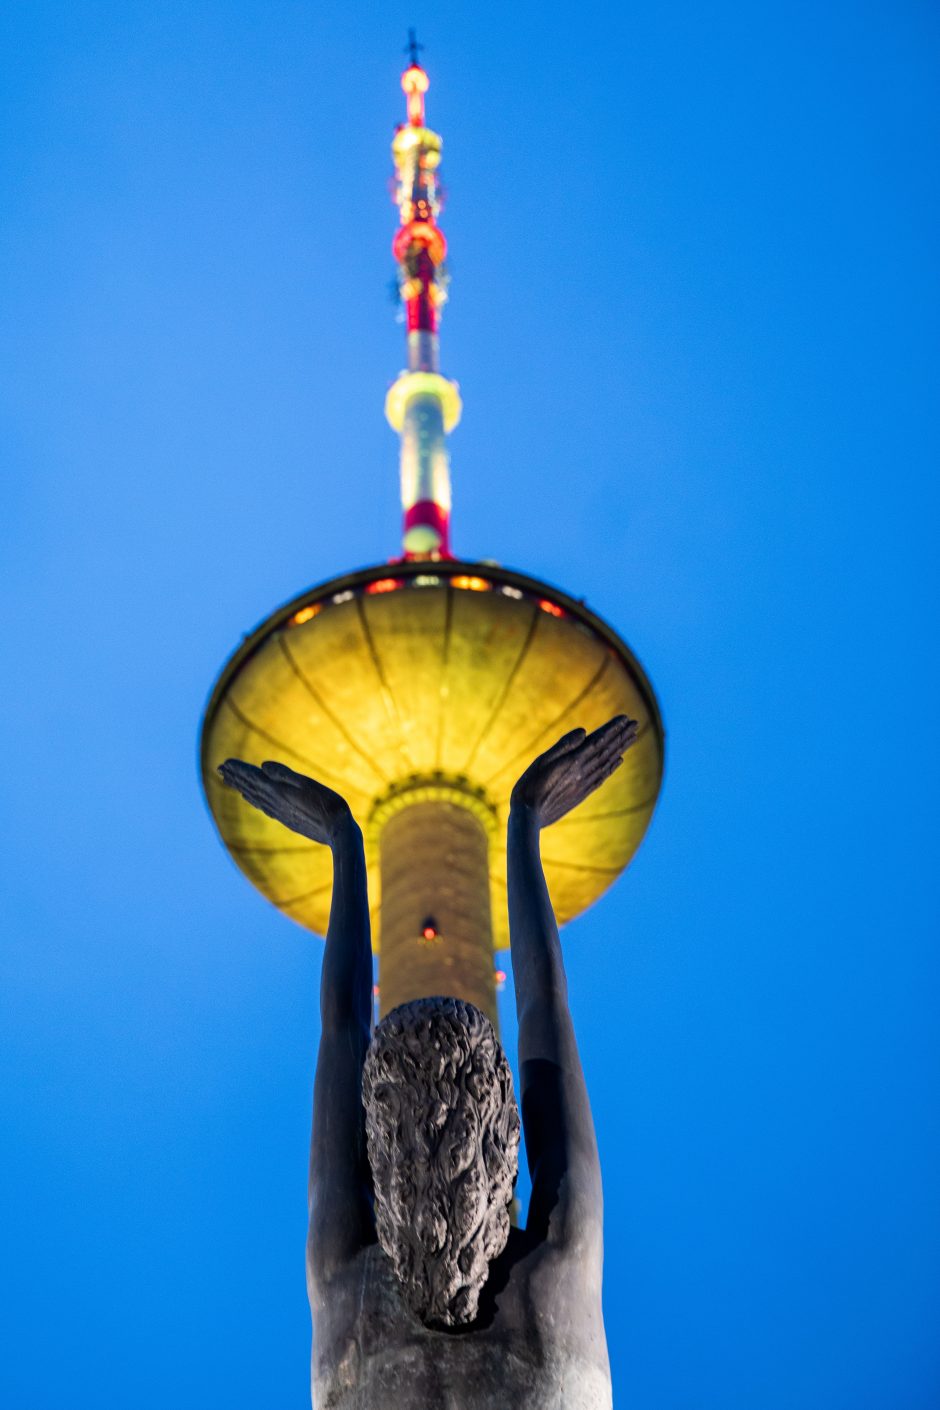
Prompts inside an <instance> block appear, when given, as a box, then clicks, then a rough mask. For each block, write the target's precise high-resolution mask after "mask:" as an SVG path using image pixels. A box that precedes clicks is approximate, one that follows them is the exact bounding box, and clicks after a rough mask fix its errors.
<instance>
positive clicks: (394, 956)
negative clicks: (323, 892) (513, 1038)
mask: <svg viewBox="0 0 940 1410" xmlns="http://www.w3.org/2000/svg"><path fill="white" fill-rule="evenodd" d="M379 857H380V868H381V878H382V916H381V942H380V943H381V948H380V960H379V996H380V1005H379V1008H380V1013H381V1014H383V1015H384V1014H386V1013H388V1012H389V1010H390V1009H393V1008H395V1007H396V1006H397V1005H398V1004H402V1003H406V1002H408V1001H409V1000H411V999H421V998H426V997H429V996H431V995H437V994H444V995H449V996H450V997H452V998H457V999H465V1000H466V1001H467V1002H468V1003H472V1004H475V1005H476V1006H477V1008H479V1009H481V1010H482V1011H483V1012H484V1013H485V1014H487V1015H488V1016H489V1018H490V1019H491V1020H492V1021H493V1023H494V1024H495V1022H496V993H495V988H494V982H493V922H492V917H491V914H490V879H489V837H488V836H487V830H486V828H485V827H484V825H483V823H482V822H481V821H480V819H479V818H478V817H476V816H474V814H473V812H471V811H469V810H468V809H467V808H466V807H464V806H462V805H461V804H460V803H459V802H456V801H445V800H441V799H437V800H432V801H427V802H413V803H410V804H408V806H406V807H404V808H403V809H402V810H401V811H400V812H397V813H395V814H394V815H393V816H391V817H390V818H389V819H388V821H387V822H386V823H385V825H384V827H383V828H382V831H381V834H380V837H379Z"/></svg>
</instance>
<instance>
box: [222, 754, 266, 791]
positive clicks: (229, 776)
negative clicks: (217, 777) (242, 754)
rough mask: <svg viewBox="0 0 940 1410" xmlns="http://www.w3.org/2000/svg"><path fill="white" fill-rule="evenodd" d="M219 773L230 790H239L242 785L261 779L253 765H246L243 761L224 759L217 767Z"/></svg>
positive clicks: (259, 773)
mask: <svg viewBox="0 0 940 1410" xmlns="http://www.w3.org/2000/svg"><path fill="white" fill-rule="evenodd" d="M219 773H220V774H221V775H222V778H223V779H224V780H225V782H226V783H227V784H228V785H229V787H231V788H241V787H242V785H243V784H245V783H249V782H252V781H253V780H254V779H256V778H261V777H262V774H261V770H260V769H259V768H256V767H255V765H254V764H246V763H245V761H244V759H226V761H225V763H224V764H220V765H219Z"/></svg>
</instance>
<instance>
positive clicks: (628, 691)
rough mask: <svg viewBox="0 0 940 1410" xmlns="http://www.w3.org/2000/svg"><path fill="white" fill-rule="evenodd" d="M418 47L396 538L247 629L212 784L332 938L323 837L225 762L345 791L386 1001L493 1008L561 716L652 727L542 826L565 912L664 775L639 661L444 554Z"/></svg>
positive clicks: (432, 249)
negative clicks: (518, 813)
mask: <svg viewBox="0 0 940 1410" xmlns="http://www.w3.org/2000/svg"><path fill="white" fill-rule="evenodd" d="M417 50H418V46H417V44H416V43H415V40H414V34H413V32H412V34H411V36H410V42H409V52H410V62H409V64H408V67H407V68H406V69H405V71H404V73H403V74H402V79H401V85H402V89H403V91H404V94H405V101H406V116H407V120H406V121H405V122H404V123H402V124H401V125H400V126H399V127H398V128H397V130H396V132H395V136H394V139H393V141H392V158H393V161H394V165H395V178H396V187H395V201H396V204H397V206H398V210H399V216H400V223H399V228H398V230H397V232H396V234H395V238H394V241H393V243H392V250H393V253H394V256H395V260H396V262H397V264H398V270H399V287H400V290H401V298H402V302H403V304H404V309H405V325H406V329H407V334H406V347H407V366H406V368H405V370H404V371H402V372H401V373H400V375H399V376H398V378H397V379H396V380H395V381H394V382H393V383H392V385H391V387H390V388H389V391H388V395H387V397H386V400H385V414H386V416H387V418H388V420H389V422H390V423H391V425H392V427H393V428H394V429H395V430H396V431H397V432H398V433H399V436H400V438H401V496H402V510H403V515H404V529H403V545H402V554H401V557H399V558H396V559H394V560H392V561H391V563H381V564H377V565H375V566H373V567H369V568H362V569H359V570H357V571H355V572H352V573H349V574H348V575H346V576H344V577H341V578H334V579H332V580H331V581H329V582H325V583H321V584H320V585H319V586H317V587H314V588H310V589H308V590H307V591H305V592H303V593H301V594H300V596H299V597H296V598H294V599H293V601H291V602H288V603H286V604H285V605H284V606H283V607H280V608H278V609H277V610H276V611H275V612H273V613H272V614H271V615H270V616H269V617H267V618H266V619H265V620H264V621H263V622H262V623H261V625H260V626H259V627H258V628H256V630H255V631H254V632H252V633H251V634H250V635H249V636H248V637H247V638H246V639H245V640H244V641H243V642H242V644H241V646H240V647H239V648H238V650H237V651H236V652H235V653H234V655H233V656H232V657H231V659H230V660H229V661H228V663H227V665H226V666H225V667H224V669H223V671H222V674H221V676H220V677H219V679H218V681H217V683H216V685H215V688H214V690H213V692H212V695H211V697H210V700H209V703H208V706H207V708H206V713H205V718H204V721H203V728H202V747H201V755H202V777H203V786H204V788H205V792H206V797H207V800H208V803H209V808H210V810H211V812H212V816H213V818H214V820H215V823H216V826H217V828H218V830H219V833H220V836H221V838H222V841H223V843H224V844H225V846H226V847H227V848H228V851H229V852H230V853H231V855H232V857H233V858H234V860H235V861H236V862H237V864H238V866H239V867H240V868H241V869H242V871H243V872H245V874H246V875H247V876H248V878H249V879H250V880H251V881H252V882H253V883H254V884H255V886H257V887H258V889H259V890H260V891H261V892H262V893H263V894H264V895H265V896H266V897H267V898H268V899H269V900H270V901H272V902H273V903H274V905H275V906H277V907H278V908H279V909H280V910H282V911H283V912H285V914H287V915H289V916H290V917H291V918H292V919H293V920H296V921H298V922H299V923H300V924H301V925H303V926H305V927H307V928H308V929H309V930H312V931H315V932H317V933H318V934H323V933H324V932H325V930H326V925H327V921H328V918H329V905H330V892H331V886H332V872H331V868H332V863H331V858H330V853H329V849H328V848H326V847H319V846H317V844H316V843H313V842H306V841H304V840H303V839H301V838H298V837H297V836H295V835H293V834H288V833H287V832H286V831H285V830H284V829H283V828H282V827H281V826H280V825H279V824H278V823H276V822H274V821H272V820H271V819H270V818H268V817H267V816H266V815H265V814H263V813H261V812H259V811H258V810H257V809H256V808H252V807H250V806H249V805H248V804H247V803H245V802H244V801H243V800H242V798H241V797H240V796H239V795H238V794H237V793H236V792H235V791H234V790H233V789H229V788H226V787H225V786H224V785H223V784H222V782H221V780H220V779H219V776H218V774H217V773H216V769H217V767H218V765H219V764H220V763H222V762H223V760H225V759H227V758H230V757H233V756H234V757H237V758H242V759H245V760H247V761H248V762H249V763H255V764H260V763H261V762H262V761H263V760H265V759H270V758H275V759H279V760H281V761H283V762H284V763H287V764H289V765H290V766H291V767H292V768H295V769H297V770H298V771H300V772H302V773H306V774H311V775H313V776H314V777H316V778H318V779H320V780H322V782H324V783H326V784H328V785H329V786H330V787H331V788H335V789H336V790H337V792H340V793H342V794H343V796H344V797H345V798H346V799H347V800H348V802H349V804H350V807H351V808H352V810H353V813H354V814H355V816H356V818H357V820H358V821H359V823H360V825H361V827H362V830H363V833H364V836H365V844H366V860H367V864H368V871H369V893H370V898H371V903H372V907H373V917H372V922H373V943H374V946H375V949H376V952H377V953H378V954H379V955H380V960H379V964H380V969H379V980H380V1004H379V1010H380V1013H383V1014H384V1013H387V1012H388V1011H389V1009H391V1008H394V1007H395V1006H396V1005H397V1004H400V1003H404V1002H405V1001H407V1000H409V999H414V998H420V997H424V996H427V995H432V994H448V995H452V996H454V997H457V998H461V999H465V1000H467V1001H469V1002H470V1003H473V1004H476V1005H477V1007H478V1008H480V1009H482V1010H483V1012H484V1013H486V1014H488V1015H489V1016H490V1018H492V1019H494V1020H495V1017H496V988H497V985H498V982H499V977H500V972H499V971H498V970H495V969H494V960H493V952H494V949H502V948H504V947H506V946H507V945H508V943H509V941H508V917H507V903H506V857H505V830H506V820H507V815H508V809H509V795H510V791H511V789H512V786H513V784H514V782H515V780H516V778H517V777H518V775H519V773H520V772H521V771H522V769H523V768H524V767H525V765H526V764H528V763H529V761H530V760H531V759H532V758H533V757H534V756H535V755H536V754H537V753H539V752H540V751H541V750H543V749H546V748H548V746H549V745H550V744H552V743H554V741H555V739H557V738H558V736H559V735H561V734H563V733H564V732H565V731H566V730H569V729H572V728H574V727H575V726H577V725H583V726H584V727H585V728H586V729H588V730H590V729H595V728H596V727H597V726H598V725H600V724H602V723H603V722H604V721H605V720H608V719H610V717H611V716H612V715H616V714H621V713H622V714H627V715H630V716H631V717H632V718H633V719H636V720H638V721H639V726H640V728H639V737H638V740H637V743H636V744H635V745H634V747H633V748H632V749H631V750H630V751H629V752H628V754H627V755H626V756H625V759H624V762H623V766H622V767H621V768H620V769H618V770H617V772H616V773H615V774H613V775H612V777H611V778H610V779H608V781H607V782H606V783H605V784H604V785H603V787H602V788H601V789H600V790H599V791H598V792H597V793H595V794H593V795H592V796H591V797H590V798H588V799H587V800H586V801H585V802H584V803H583V804H581V806H580V807H579V808H577V809H576V810H575V811H574V812H573V813H572V814H570V815H569V816H568V817H566V818H564V819H562V821H561V822H558V823H556V824H555V825H554V826H553V827H551V828H550V829H549V830H548V831H547V832H546V834H545V836H544V838H543V842H542V852H543V862H544V867H545V874H546V879H547V882H548V886H549V890H550V892H551V897H552V903H553V906H554V909H555V913H556V915H557V917H558V920H559V922H560V923H564V922H565V921H566V920H570V919H571V918H572V917H573V916H576V915H579V914H580V913H581V912H582V911H583V910H584V909H585V908H586V907H587V906H589V905H590V904H591V903H592V902H593V901H594V900H596V899H597V897H598V896H600V895H601V894H602V893H603V892H604V891H606V889H607V888H608V886H610V885H611V883H612V882H613V881H614V880H615V878H616V877H617V876H619V874H620V872H621V871H622V870H623V869H624V867H626V865H627V863H628V862H629V861H630V859H631V857H632V856H633V854H634V852H635V851H636V849H637V847H638V846H639V844H640V842H641V840H642V838H643V834H644V832H645V831H646V827H647V824H648V822H649V819H650V816H651V814H652V811H653V807H654V805H655V802H656V798H657V795H658V792H659V787H660V783H661V779H662V766H663V732H662V725H661V722H660V717H659V710H658V708H657V704H656V698H655V696H654V694H653V690H652V687H651V685H650V683H649V681H648V680H647V678H646V676H645V674H644V672H643V670H642V668H641V667H640V665H639V664H638V662H637V661H636V659H635V658H634V657H633V655H632V654H631V652H630V651H629V649H628V647H627V646H626V645H625V644H624V642H623V641H622V640H621V639H620V637H619V636H618V635H617V634H616V633H615V632H614V631H613V629H612V628H611V627H609V626H608V625H607V624H606V623H605V622H603V621H601V619H600V618H599V617H597V616H595V615H594V613H593V612H591V611H589V610H588V608H587V607H586V606H585V605H584V603H583V602H582V601H581V600H579V599H575V598H572V597H569V596H568V595H567V594H566V593H564V592H561V591H559V590H558V589H557V588H555V587H551V586H549V585H548V584H547V583H544V582H540V581H538V580H537V579H535V578H531V577H528V576H526V575H525V574H523V573H518V572H514V571H510V570H509V569H505V568H502V567H499V566H497V565H495V564H493V563H490V562H476V561H467V560H464V559H461V558H456V557H454V556H453V554H452V551H451V544H450V511H451V493H450V465H449V458H448V452H447V436H448V434H449V433H450V432H451V431H452V430H453V429H454V428H455V427H456V425H457V423H458V421H459V420H460V415H461V401H460V394H459V391H458V389H457V385H456V383H455V382H452V381H450V380H448V379H447V378H446V377H444V376H443V375H442V374H441V371H440V343H439V324H440V315H441V308H442V306H443V303H444V300H445V298H446V274H445V264H444V261H445V256H446V252H447V243H446V241H445V239H444V234H443V231H442V230H441V228H440V226H439V225H438V216H439V214H440V208H441V200H440V188H439V185H438V167H439V163H440V158H441V138H440V137H439V135H438V134H437V133H436V132H433V131H432V130H431V129H430V128H429V127H428V126H427V125H426V121H425V97H426V94H427V91H428V75H427V73H426V72H425V70H424V68H423V67H422V66H421V65H420V64H419V63H418V55H417Z"/></svg>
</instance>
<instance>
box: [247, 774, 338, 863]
mask: <svg viewBox="0 0 940 1410" xmlns="http://www.w3.org/2000/svg"><path fill="white" fill-rule="evenodd" d="M219 773H220V774H221V775H222V778H223V779H224V780H225V782H226V783H227V784H228V785H229V787H230V788H237V789H238V792H239V793H240V794H241V795H242V797H243V798H244V799H245V801H246V802H248V803H251V804H252V806H253V807H255V808H260V809H261V811H262V813H267V815H268V817H269V818H276V819H277V821H278V822H280V823H283V824H284V826H285V827H289V828H290V830H291V832H299V833H300V835H301V837H309V838H310V839H311V841H313V842H323V843H325V844H326V846H328V847H331V846H332V845H333V843H334V842H335V841H336V839H337V837H338V836H340V834H341V833H342V832H343V830H344V828H346V827H348V826H349V825H350V824H351V823H352V821H353V816H352V813H351V812H350V811H349V804H348V803H347V802H346V800H345V798H341V797H340V796H339V794H338V793H334V792H333V790H332V788H327V787H326V785H325V784H323V783H317V781H316V779H315V778H307V777H306V775H305V774H297V773H294V770H293V769H289V768H288V767H287V765H286V764H277V763H274V762H272V761H270V760H269V761H268V762H267V763H264V764H262V765H261V768H260V769H258V768H255V766H254V764H246V763H244V761H243V760H241V759H226V761H225V763H224V764H221V765H220V766H219Z"/></svg>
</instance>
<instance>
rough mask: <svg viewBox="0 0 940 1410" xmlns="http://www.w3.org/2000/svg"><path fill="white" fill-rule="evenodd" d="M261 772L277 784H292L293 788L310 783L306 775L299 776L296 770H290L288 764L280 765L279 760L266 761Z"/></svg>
mask: <svg viewBox="0 0 940 1410" xmlns="http://www.w3.org/2000/svg"><path fill="white" fill-rule="evenodd" d="M261 772H262V773H263V774H264V775H265V777H266V778H270V779H274V780H275V782H276V783H287V784H290V786H291V788H300V787H301V786H302V785H303V784H305V783H309V782H310V779H309V778H307V776H306V774H299V773H297V772H296V771H295V770H294V769H289V768H288V767H287V765H286V764H281V763H279V762H278V760H277V759H265V761H264V763H263V764H262V765H261Z"/></svg>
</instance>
